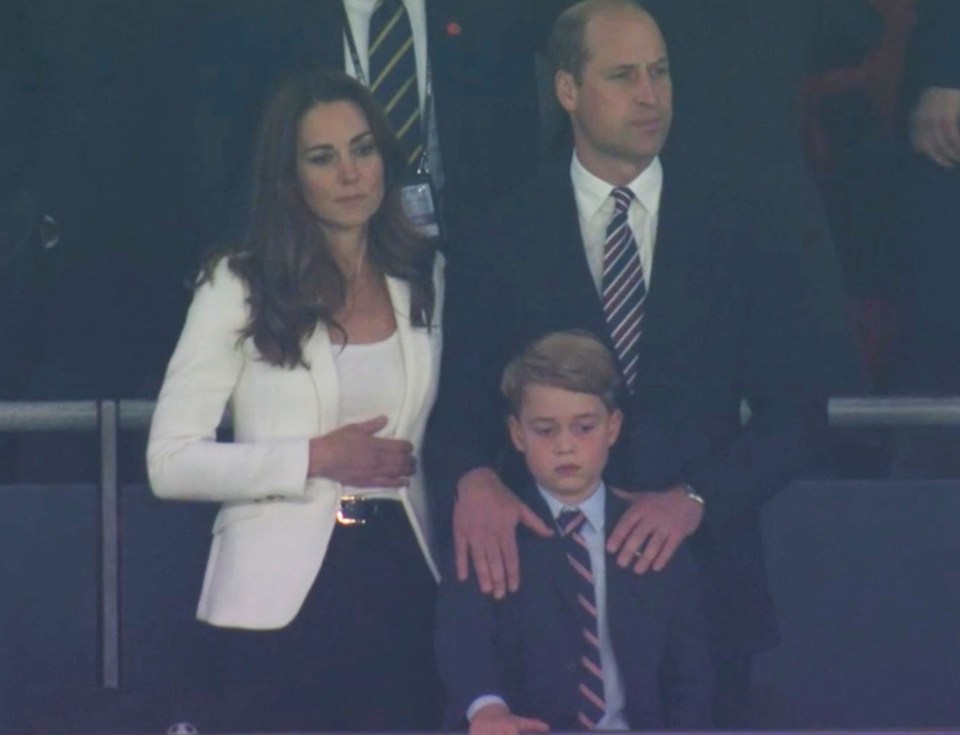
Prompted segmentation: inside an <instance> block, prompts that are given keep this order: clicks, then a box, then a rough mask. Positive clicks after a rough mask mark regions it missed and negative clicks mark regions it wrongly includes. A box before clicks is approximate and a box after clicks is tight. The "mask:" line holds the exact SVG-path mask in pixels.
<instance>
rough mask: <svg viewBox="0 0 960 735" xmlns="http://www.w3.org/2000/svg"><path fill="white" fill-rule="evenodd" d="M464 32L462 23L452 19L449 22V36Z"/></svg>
mask: <svg viewBox="0 0 960 735" xmlns="http://www.w3.org/2000/svg"><path fill="white" fill-rule="evenodd" d="M461 33H463V28H461V27H460V24H459V23H457V21H455V20H451V21H450V22H449V23H447V35H448V36H459V35H460V34H461Z"/></svg>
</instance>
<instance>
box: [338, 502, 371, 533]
mask: <svg viewBox="0 0 960 735" xmlns="http://www.w3.org/2000/svg"><path fill="white" fill-rule="evenodd" d="M362 503H363V500H362V499H361V498H359V497H357V496H356V495H344V496H343V497H342V498H340V507H339V508H337V523H339V524H340V525H341V526H362V525H364V524H365V523H366V522H367V519H366V518H364V517H363V513H362V512H359V510H360V509H359V506H360V505H361V504H362ZM351 511H354V512H351Z"/></svg>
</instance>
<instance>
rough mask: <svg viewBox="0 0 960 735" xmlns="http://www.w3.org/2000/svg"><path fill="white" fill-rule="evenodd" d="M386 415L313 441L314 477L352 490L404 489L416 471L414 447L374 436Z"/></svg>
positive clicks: (396, 440)
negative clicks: (364, 488) (358, 488)
mask: <svg viewBox="0 0 960 735" xmlns="http://www.w3.org/2000/svg"><path fill="white" fill-rule="evenodd" d="M386 425H387V417H386V416H377V417H376V418H372V419H370V420H368V421H363V422H361V423H359V424H347V425H346V426H341V427H340V428H339V429H335V430H334V431H331V432H330V433H329V434H324V435H323V436H318V437H316V438H314V439H311V440H310V466H309V469H308V475H309V476H310V477H325V478H326V479H328V480H333V481H335V482H339V483H342V484H344V485H350V486H352V487H403V486H404V485H406V484H407V481H408V479H409V478H410V476H411V475H412V474H413V473H414V471H415V470H416V461H415V460H414V458H413V445H412V444H411V443H410V442H408V441H405V440H403V439H384V438H382V437H378V436H374V434H376V433H377V432H378V431H380V430H381V429H382V428H383V427H384V426H386Z"/></svg>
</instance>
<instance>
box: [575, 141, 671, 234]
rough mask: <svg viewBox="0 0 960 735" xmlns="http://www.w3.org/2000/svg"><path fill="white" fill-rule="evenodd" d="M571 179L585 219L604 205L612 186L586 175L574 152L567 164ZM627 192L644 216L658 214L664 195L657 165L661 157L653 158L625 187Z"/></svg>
mask: <svg viewBox="0 0 960 735" xmlns="http://www.w3.org/2000/svg"><path fill="white" fill-rule="evenodd" d="M570 179H571V181H573V190H574V192H575V193H576V196H577V203H578V204H579V206H580V207H581V214H582V215H583V216H584V217H586V218H588V219H589V218H590V217H592V216H593V215H595V214H596V213H597V211H598V210H599V209H600V208H601V207H602V206H603V205H604V204H606V203H607V201H608V200H609V198H610V192H612V191H613V189H614V187H613V186H612V185H611V184H609V183H608V182H606V181H604V180H603V179H601V178H598V177H597V176H594V175H593V174H592V173H590V172H589V171H587V169H586V168H584V166H583V164H582V163H580V159H579V158H577V153H576V151H574V153H573V160H572V161H571V163H570ZM627 188H628V189H630V190H631V191H632V192H633V193H634V196H636V197H637V200H638V201H639V202H640V203H641V204H642V205H643V208H644V209H645V210H646V211H647V213H648V214H650V215H653V216H655V215H656V214H657V213H658V212H659V210H660V194H661V192H662V191H663V164H661V163H660V157H659V156H657V157H656V158H654V159H653V161H651V162H650V165H649V166H647V167H646V168H645V169H644V170H643V171H641V172H640V175H639V176H637V178H635V179H634V180H633V181H631V182H630V183H629V184H627Z"/></svg>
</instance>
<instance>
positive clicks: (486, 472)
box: [453, 467, 553, 599]
mask: <svg viewBox="0 0 960 735" xmlns="http://www.w3.org/2000/svg"><path fill="white" fill-rule="evenodd" d="M520 523H522V524H523V525H525V526H526V527H527V528H529V529H530V530H531V531H533V532H534V533H537V534H539V535H541V536H550V535H552V534H553V531H552V530H551V529H550V528H549V527H548V526H547V525H546V524H545V523H544V522H543V520H542V519H541V518H540V517H539V516H538V515H537V514H536V513H534V512H533V511H532V510H530V508H529V507H527V506H526V505H524V504H523V503H522V502H521V501H520V500H519V499H518V498H517V496H516V495H514V494H513V493H512V492H510V490H509V489H508V488H507V487H506V485H504V484H503V483H502V482H501V481H500V478H499V477H498V476H497V473H496V472H494V471H493V470H492V469H489V468H487V467H480V468H477V469H475V470H471V471H470V472H468V473H467V474H465V475H464V476H463V477H461V478H460V481H459V482H458V483H457V502H456V504H455V505H454V507H453V542H454V547H455V549H456V554H457V577H459V579H460V581H466V580H467V579H468V578H469V577H470V563H471V562H472V563H473V569H474V572H475V573H476V575H477V583H478V584H479V585H480V590H481V591H482V592H483V593H484V594H487V595H489V594H492V595H493V596H494V597H496V598H497V599H500V598H502V597H503V596H504V595H506V593H507V590H509V591H510V592H516V591H517V589H518V588H519V587H520V561H519V557H518V556H517V531H516V529H517V524H520Z"/></svg>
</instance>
